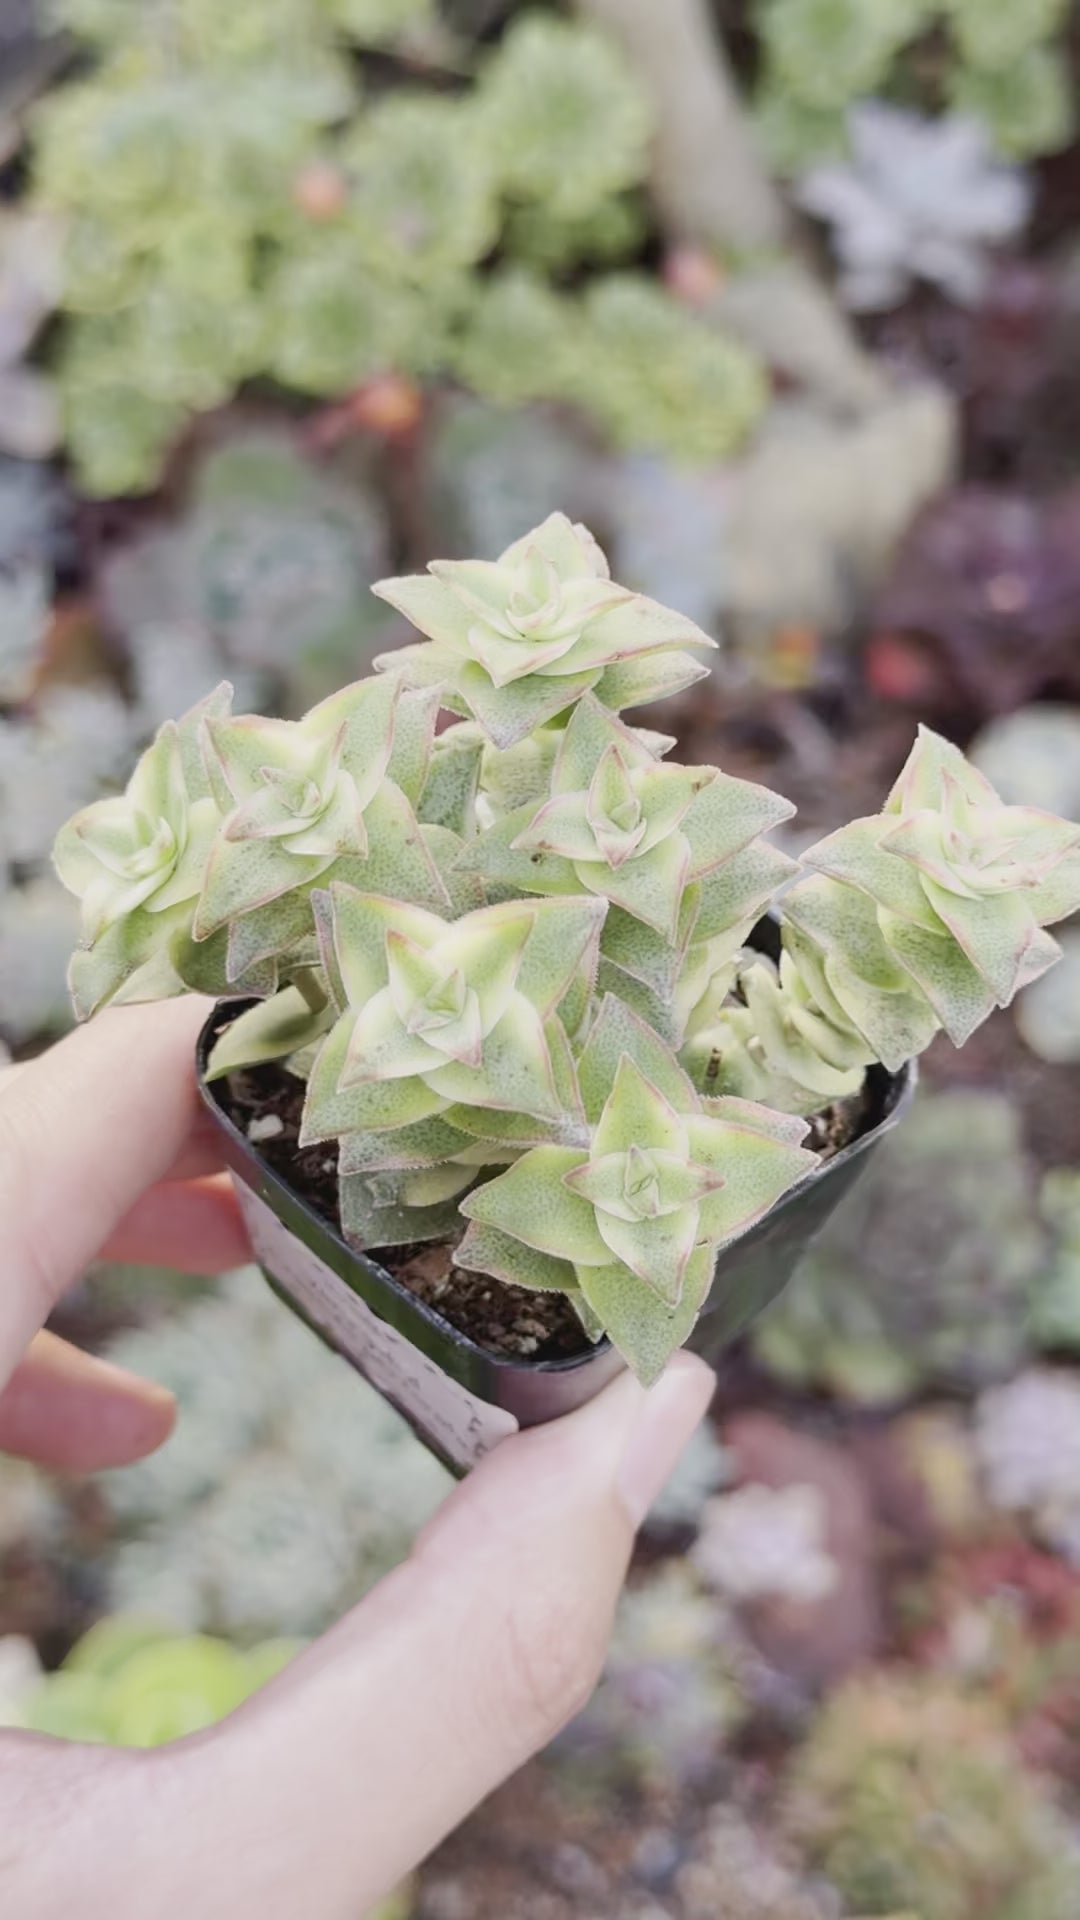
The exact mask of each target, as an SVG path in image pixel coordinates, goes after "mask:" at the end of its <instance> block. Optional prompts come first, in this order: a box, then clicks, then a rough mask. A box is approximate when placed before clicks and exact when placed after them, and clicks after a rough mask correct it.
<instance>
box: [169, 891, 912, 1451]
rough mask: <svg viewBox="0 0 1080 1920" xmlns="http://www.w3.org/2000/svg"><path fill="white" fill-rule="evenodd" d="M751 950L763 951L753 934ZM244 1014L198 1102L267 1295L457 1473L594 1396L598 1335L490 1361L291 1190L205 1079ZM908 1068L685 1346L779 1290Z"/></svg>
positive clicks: (606, 1348) (764, 940) (879, 1076)
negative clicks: (537, 1353)
mask: <svg viewBox="0 0 1080 1920" xmlns="http://www.w3.org/2000/svg"><path fill="white" fill-rule="evenodd" d="M754 943H755V945H759V946H762V947H768V946H772V945H773V944H774V943H775V934H774V932H773V929H772V928H771V926H770V927H764V926H763V927H762V928H760V929H758V930H757V932H756V934H755V942H754ZM239 1011H240V1005H239V1004H238V1003H237V1002H236V1001H223V1002H221V1003H220V1004H219V1006H217V1007H216V1008H215V1010H214V1013H213V1014H212V1016H211V1018H210V1019H209V1020H208V1021H207V1023H206V1026H205V1027H204V1029H203V1032H202V1034H201V1035H200V1038H199V1045H198V1055H197V1061H198V1076H199V1089H200V1092H201V1095H202V1099H203V1101H204V1103H205V1105H206V1107H207V1108H208V1110H209V1112H210V1113H211V1115H212V1116H213V1119H214V1121H215V1122H216V1125H217V1126H218V1128H219V1129H220V1132H221V1142H220V1144H221V1149H222V1154H223V1158H224V1160H225V1162H226V1165H227V1166H228V1167H229V1169H230V1172H231V1174H232V1178H233V1183H234V1186H235V1188H236V1193H237V1198H238V1200H239V1203H240V1207H241V1210H242V1212H243V1215H244V1220H245V1223H246V1226H247V1229H248V1233H249V1235H250V1238H251V1244H252V1248H253V1250H254V1254H255V1258H256V1260H257V1262H258V1264H259V1266H260V1267H261V1269H262V1271H263V1274H264V1275H265V1277H266V1279H267V1280H268V1281H269V1283H270V1285H271V1286H272V1287H273V1289H274V1291H275V1292H276V1293H277V1294H278V1295H279V1296H280V1298H281V1299H283V1300H284V1301H285V1303H286V1304H287V1305H288V1306H289V1307H291V1308H292V1309H293V1311H294V1312H295V1313H297V1314H298V1315H299V1316H300V1318H301V1319H303V1320H305V1321H306V1322H307V1324H308V1325H309V1326H310V1327H311V1328H312V1329H313V1330H314V1331H315V1332H316V1333H317V1334H319V1335H320V1337H321V1338H322V1339H323V1340H324V1341H326V1343H327V1344H328V1345H329V1346H331V1347H333V1348H334V1349H335V1350H336V1351H337V1352H338V1353H340V1354H342V1355H343V1356H344V1358H345V1359H346V1360H348V1361H349V1362H350V1364H351V1365H352V1366H354V1367H355V1368H356V1370H357V1371H358V1372H359V1373H361V1374H363V1376H364V1378H365V1379H366V1380H368V1381H370V1383H371V1385H372V1386H374V1387H376V1388H378V1390H379V1392H380V1393H382V1394H383V1396H384V1397H385V1398H386V1399H387V1400H389V1401H390V1403H391V1405H392V1406H394V1407H396V1408H397V1410H398V1411H399V1413H401V1414H403V1415H404V1417H405V1419H406V1420H407V1421H408V1422H409V1425H410V1426H411V1427H412V1428H413V1430H414V1432H415V1433H417V1434H418V1435H419V1437H420V1439H421V1440H423V1441H424V1443H425V1444H426V1445H427V1446H428V1447H429V1448H430V1449H431V1451H432V1452H433V1453H434V1454H436V1455H437V1456H438V1457H439V1459H440V1460H442V1461H443V1462H444V1464H445V1465H446V1466H448V1467H449V1468H450V1469H451V1471H452V1472H454V1473H458V1474H462V1473H465V1472H467V1471H468V1469H469V1468H470V1467H472V1466H475V1464H476V1462H477V1461H478V1460H479V1459H481V1458H482V1456H483V1455H484V1454H485V1453H487V1452H489V1451H490V1450H491V1448H492V1447H494V1446H496V1445H497V1444H498V1442H499V1441H500V1440H503V1439H505V1438H506V1437H507V1436H508V1435H509V1434H511V1433H515V1432H516V1431H517V1430H518V1429H519V1428H520V1427H532V1426H538V1425H540V1424H542V1423H543V1422H544V1421H547V1420H555V1419H557V1418H558V1417H559V1415H560V1414H563V1413H569V1412H571V1411H572V1409H573V1408H575V1407H578V1406H581V1405H582V1404H583V1403H584V1402H585V1401H587V1400H591V1399H592V1398H593V1395H594V1394H596V1393H599V1391H600V1389H601V1388H602V1387H604V1386H606V1385H607V1382H608V1381H609V1380H610V1379H612V1378H613V1376H614V1375H615V1374H616V1373H618V1372H620V1371H621V1369H622V1367H623V1364H624V1363H623V1361H622V1360H621V1358H620V1356H619V1355H618V1354H617V1353H616V1352H615V1350H614V1348H613V1347H611V1346H610V1345H609V1343H608V1342H607V1341H606V1340H603V1341H601V1342H600V1343H599V1344H598V1345H597V1346H595V1347H587V1348H586V1349H585V1350H584V1351H583V1352H582V1354H581V1356H580V1358H577V1357H574V1358H570V1359H562V1360H555V1361H529V1360H522V1359H513V1358H507V1357H505V1356H500V1355H496V1354H491V1353H486V1352H485V1351H484V1350H483V1348H481V1347H479V1346H477V1345H476V1343H475V1342H474V1341H472V1340H470V1339H469V1338H468V1337H467V1336H466V1335H464V1334H462V1333H458V1332H457V1331H456V1329H455V1328H453V1327H451V1326H449V1325H448V1324H447V1322H446V1321H445V1320H443V1319H442V1318H441V1317H440V1316H439V1315H438V1314H436V1313H434V1312H432V1310H431V1309H430V1308H429V1307H428V1306H426V1305H425V1304H424V1303H423V1302H422V1301H420V1300H418V1299H416V1298H415V1297H414V1296H413V1295H412V1294H411V1293H409V1292H408V1290H407V1289H406V1288H405V1287H403V1286H402V1285H401V1284H400V1283H399V1282H398V1281H397V1280H395V1279H394V1278H393V1276H392V1274H390V1273H388V1272H387V1270H386V1268H385V1267H383V1266H380V1264H379V1262H378V1260H377V1259H376V1258H375V1257H374V1255H372V1254H368V1253H361V1252H359V1251H358V1250H357V1249H356V1248H354V1247H350V1246H349V1245H348V1244H347V1242H346V1241H345V1240H344V1239H343V1238H342V1235H341V1233H340V1232H339V1231H338V1230H337V1229H336V1228H335V1227H333V1226H331V1225H330V1223H329V1222H328V1221H327V1220H326V1219H325V1218H323V1216H322V1215H321V1214H319V1213H317V1212H316V1211H315V1210H314V1209H313V1208H312V1207H311V1206H310V1205H309V1204H308V1202H307V1201H306V1200H304V1199H302V1198H301V1197H300V1196H299V1195H298V1194H297V1193H295V1192H294V1191H293V1190H292V1189H291V1188H290V1187H289V1185H288V1183H287V1182H286V1181H285V1180H283V1179H282V1178H281V1176H280V1174H279V1173H277V1172H276V1171H275V1170H273V1169H272V1168H271V1167H270V1166H268V1165H267V1163H266V1162H265V1161H264V1160H263V1159H262V1157H261V1155H260V1153H259V1150H258V1148H257V1147H256V1146H254V1145H253V1144H252V1143H251V1141H249V1140H248V1138H247V1136H246V1134H245V1133H244V1132H243V1131H242V1130H241V1129H240V1128H239V1127H238V1126H237V1125H236V1124H235V1122H234V1121H233V1119H232V1118H231V1116H230V1115H229V1114H228V1113H227V1112H226V1111H225V1109H224V1107H223V1105H222V1104H221V1098H220V1093H219V1084H220V1086H224V1084H225V1083H214V1084H213V1085H210V1086H208V1085H207V1084H206V1081H205V1078H204V1073H205V1067H206V1062H207V1059H208V1057H209V1054H210V1051H211V1048H212V1047H213V1044H214V1041H215V1039H216V1038H217V1036H218V1034H219V1033H220V1032H221V1030H222V1029H223V1028H224V1027H225V1026H226V1025H227V1024H228V1023H229V1021H230V1020H232V1019H234V1018H235V1016H236V1014H237V1013H238V1012H239ZM915 1077H916V1068H915V1066H914V1063H909V1065H908V1066H906V1067H905V1068H904V1069H903V1070H902V1071H901V1072H900V1073H898V1074H890V1073H887V1072H886V1071H885V1069H884V1068H882V1067H872V1068H871V1069H870V1071H869V1073H868V1076H867V1081H868V1092H869V1096H870V1097H869V1112H868V1116H867V1123H866V1125H865V1127H864V1129H863V1131H862V1133H861V1134H860V1135H859V1136H858V1138H857V1139H855V1140H853V1141H851V1142H850V1143H849V1145H848V1146H846V1147H844V1148H843V1149H842V1150H841V1152H839V1153H838V1154H836V1155H835V1157H834V1158H833V1159H831V1160H828V1161H826V1162H825V1163H824V1164H823V1165H822V1166H821V1168H820V1169H819V1170H818V1171H816V1172H814V1173H811V1174H809V1175H808V1176H807V1178H806V1179H805V1180H803V1181H802V1182H801V1183H800V1184H799V1186H797V1187H794V1188H793V1189H792V1190H791V1192H790V1193H788V1194H787V1195H785V1197H784V1198H783V1199H782V1200H781V1201H780V1202H779V1203H778V1204H777V1205H776V1206H775V1207H773V1208H772V1210H771V1212H769V1213H768V1214H767V1215H766V1216H765V1218H764V1219H763V1220H760V1221H759V1222H758V1223H757V1225H756V1226H754V1227H751V1228H750V1229H749V1230H748V1231H747V1232H746V1233H744V1234H741V1235H740V1236H739V1238H738V1239H736V1240H733V1241H731V1242H729V1244H728V1245H727V1246H726V1247H724V1248H722V1249H721V1251H720V1253H719V1254H718V1255H717V1260H716V1276H715V1280H714V1282H713V1289H712V1292H711V1294H710V1295H709V1298H708V1301H707V1302H706V1305H705V1308H704V1310H703V1312H702V1315H701V1318H700V1320H699V1321H698V1324H697V1326H696V1328H695V1329H694V1332H693V1334H692V1335H691V1338H690V1340H689V1342H688V1343H687V1344H688V1346H689V1347H690V1349H691V1350H692V1351H693V1352H695V1353H698V1354H701V1355H702V1357H703V1358H704V1359H706V1360H708V1361H709V1362H711V1363H712V1364H714V1365H715V1364H716V1362H717V1361H718V1360H719V1358H720V1355H721V1354H722V1353H723V1351H724V1349H725V1348H726V1347H727V1346H729V1345H730V1343H731V1342H732V1340H733V1339H734V1338H735V1336H736V1335H737V1334H738V1333H740V1332H741V1331H742V1329H743V1328H744V1327H745V1326H747V1325H748V1324H749V1322H750V1321H751V1320H753V1319H754V1318H755V1317H756V1316H757V1315H758V1314H759V1313H761V1312H762V1311H763V1310H764V1308H765V1307H767V1306H768V1305H769V1304H770V1302H771V1301H773V1300H775V1298H776V1297H777V1295H778V1294H779V1293H781V1292H782V1291H783V1289H784V1287H786V1285H787V1283H788V1281H789V1280H790V1279H791V1276H792V1274H793V1273H794V1272H795V1269H796V1267H797V1266H798V1264H799V1261H800V1259H801V1258H802V1255H803V1254H804V1253H805V1251H806V1249H807V1247H808V1245H809V1244H810V1242H811V1240H812V1239H813V1238H814V1236H815V1235H816V1234H817V1233H818V1232H819V1231H820V1229H821V1228H822V1227H823V1226H824V1224H825V1222H826V1220H827V1219H828V1217H829V1215H830V1214H831V1213H832V1212H833V1209H834V1208H835V1207H836V1205H837V1204H838V1202H839V1201H840V1200H842V1199H843V1198H844V1196H845V1194H847V1193H848V1192H849V1191H850V1189H851V1188H852V1186H853V1185H854V1183H855V1181H856V1180H857V1179H858V1177H859V1175H860V1173H861V1172H862V1170H863V1169H864V1168H865V1166H866V1165H867V1163H868V1161H869V1158H870V1155H871V1153H872V1152H873V1150H874V1149H875V1148H876V1146H877V1144H878V1142H879V1141H880V1140H881V1138H882V1137H883V1135H884V1134H886V1133H887V1132H889V1130H890V1129H891V1128H892V1127H894V1126H895V1125H896V1123H897V1121H898V1120H899V1119H900V1117H901V1115H902V1113H903V1112H904V1110H905V1108H906V1107H907V1106H908V1104H909V1102H910V1099H911V1096H912V1093H913V1091H914V1085H915Z"/></svg>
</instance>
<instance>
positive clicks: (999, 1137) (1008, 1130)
mask: <svg viewBox="0 0 1080 1920" xmlns="http://www.w3.org/2000/svg"><path fill="white" fill-rule="evenodd" d="M1045 1261H1046V1243H1045V1237H1044V1230H1043V1226H1042V1222H1041V1219H1040V1214H1039V1208H1038V1201H1037V1189H1036V1182H1035V1178H1034V1170H1033V1168H1032V1166H1031V1164H1030V1162H1029V1161H1028V1160H1027V1158H1026V1157H1025V1155H1024V1152H1023V1149H1022V1145H1021V1135H1020V1126H1019V1121H1018V1118H1017V1115H1016V1112H1015V1110H1014V1108H1013V1107H1012V1106H1011V1105H1010V1104H1009V1102H1008V1101H1007V1100H1005V1099H1003V1098H1000V1097H998V1098H995V1097H994V1096H993V1095H992V1094H986V1093H981V1094H967V1093H961V1092H948V1093H939V1094H926V1095H924V1096H923V1097H922V1099H921V1100H920V1101H919V1102H918V1103H917V1105H916V1108H915V1111H914V1113H913V1114H912V1115H911V1117H910V1119H909V1120H908V1122H907V1123H906V1125H905V1126H903V1127H902V1128H900V1129H898V1131H897V1132H896V1133H895V1134H893V1135H891V1136H890V1138H889V1139H888V1140H887V1141H885V1143H884V1144H883V1146H882V1148H881V1150H880V1152H879V1153H878V1155H877V1158H876V1163H875V1165H874V1166H873V1167H871V1168H870V1169H869V1171H868V1173H867V1175H866V1177H865V1179H864V1180H863V1181H862V1182H861V1183H860V1185H859V1187H858V1188H857V1189H856V1191H855V1192H854V1193H853V1194H852V1195H851V1197H850V1199H848V1200H847V1201H845V1202H844V1203H843V1205H842V1206H841V1207H840V1208H839V1209H838V1210H837V1212H836V1214H834V1216H833V1219H832V1220H831V1221H830V1222H829V1224H828V1226H827V1227H826V1228H825V1230H824V1232H823V1233H822V1235H821V1236H820V1238H819V1239H818V1241H817V1242H816V1243H815V1245H814V1247H813V1248H812V1249H811V1251H810V1253H809V1255H808V1257H807V1259H806V1261H805V1263H804V1266H803V1268H802V1271H801V1273H800V1276H799V1282H798V1285H797V1286H794V1287H791V1288H790V1289H789V1290H788V1292H787V1293H786V1294H785V1295H784V1296H783V1297H782V1298H781V1300H780V1301H779V1302H778V1303H777V1304H776V1305H775V1306H774V1307H773V1308H772V1309H771V1310H770V1311H769V1313H768V1314H766V1315H765V1317H764V1318H763V1319H762V1320H761V1321H760V1322H759V1324H758V1327H757V1329H756V1330H755V1333H754V1336H753V1345H754V1352H755V1354H756V1355H757V1357H758V1359H759V1360H760V1361H762V1362H763V1364H764V1365H765V1366H766V1367H768V1368H769V1369H770V1370H771V1371H772V1372H773V1373H775V1374H776V1375H777V1376H778V1377H779V1378H781V1379H783V1380H785V1381H787V1382H790V1383H791V1384H798V1385H802V1386H810V1387H817V1388H826V1389H828V1390H829V1391H831V1392H833V1393H836V1394H839V1395H840V1396H841V1398H844V1399H847V1400H851V1401H856V1402H861V1403H862V1404H866V1405H874V1404H885V1405H888V1404H889V1403H891V1402H896V1401H900V1400H903V1399H906V1398H908V1397H909V1396H910V1395H911V1394H913V1393H915V1392H917V1391H918V1390H919V1389H920V1388H925V1387H927V1386H943V1385H945V1386H952V1387H966V1388H968V1389H970V1388H973V1387H977V1386H979V1385H980V1384H981V1383H982V1382H984V1381H985V1380H988V1379H995V1378H999V1377H1003V1376H1004V1375H1006V1374H1008V1373H1009V1371H1010V1370H1011V1369H1012V1368H1014V1367H1015V1366H1016V1364H1017V1362H1018V1360H1019V1359H1020V1358H1021V1356H1022V1354H1023V1353H1024V1351H1025V1346H1026V1340H1027V1337H1028V1336H1027V1316H1028V1313H1029V1302H1030V1297H1031V1294H1032V1291H1033V1289H1034V1287H1035V1285H1036V1282H1037V1281H1038V1280H1039V1277H1040V1275H1041V1274H1042V1273H1043V1272H1044V1269H1045Z"/></svg>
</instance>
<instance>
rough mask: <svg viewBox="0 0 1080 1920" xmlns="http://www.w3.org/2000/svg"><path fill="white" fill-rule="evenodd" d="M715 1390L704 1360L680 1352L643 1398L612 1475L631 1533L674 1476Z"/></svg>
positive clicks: (714, 1377)
mask: <svg viewBox="0 0 1080 1920" xmlns="http://www.w3.org/2000/svg"><path fill="white" fill-rule="evenodd" d="M715 1389H716V1375H715V1374H714V1373H713V1370H712V1368H711V1367H708V1366H706V1364H705V1362H704V1360H699V1359H697V1358H696V1357H695V1356H694V1355H693V1354H690V1353H680V1354H678V1355H677V1357H676V1358H675V1359H674V1360H673V1361H672V1362H671V1365H670V1366H669V1367H668V1369H667V1372H666V1373H665V1374H663V1375H662V1377H661V1378H660V1379H659V1380H658V1381H657V1383H656V1385H655V1387H652V1388H651V1389H650V1391H649V1392H648V1393H647V1394H646V1395H645V1398H644V1400H643V1401H642V1403H641V1407H640V1411H639V1412H638V1415H637V1418H636V1420H635V1421H634V1424H633V1426H632V1427H631V1429H630V1434H629V1437H628V1439H627V1442H626V1446H625V1448H624V1450H623V1455H622V1459H621V1461H620V1462H619V1469H618V1473H617V1474H616V1479H615V1486H616V1492H617V1493H618V1496H619V1498H620V1500H621V1501H622V1503H623V1506H624V1507H625V1508H626V1511H627V1513H628V1514H629V1516H630V1520H631V1524H632V1525H633V1526H634V1528H635V1530H636V1529H637V1528H638V1527H640V1526H641V1523H642V1521H643V1520H644V1518H645V1516H646V1514H647V1513H648V1511H649V1508H650V1507H651V1506H652V1504H653V1501H654V1500H655V1499H656V1497H657V1495H658V1494H659V1493H660V1492H661V1490H662V1488H663V1487H664V1485H665V1484H666V1482H667V1481H668V1479H669V1478H670V1476H671V1474H672V1473H673V1472H674V1469H675V1467H676V1466H677V1464H678V1461H679V1459H680V1456H681V1455H682V1453H683V1451H684V1450H685V1448H686V1445H687V1443H688V1441H689V1440H690V1439H691V1437H692V1436H693V1434H694V1432H695V1431H696V1429H697V1428H698V1426H699V1425H700V1424H701V1421H702V1420H703V1418H704V1416H705V1412H706V1409H707V1408H708V1405H709V1402H710V1400H711V1399H712V1397H713V1393H714V1391H715Z"/></svg>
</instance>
